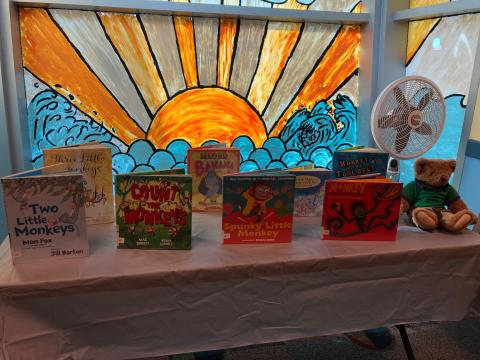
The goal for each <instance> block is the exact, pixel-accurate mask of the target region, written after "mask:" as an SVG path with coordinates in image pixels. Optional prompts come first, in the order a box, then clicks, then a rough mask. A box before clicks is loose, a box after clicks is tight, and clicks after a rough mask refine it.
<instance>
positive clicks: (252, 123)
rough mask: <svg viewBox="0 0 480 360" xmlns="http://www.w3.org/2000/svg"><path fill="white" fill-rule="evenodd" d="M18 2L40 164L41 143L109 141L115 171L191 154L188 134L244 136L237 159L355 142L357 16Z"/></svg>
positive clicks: (229, 139) (292, 161) (284, 157)
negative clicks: (320, 18) (344, 20)
mask: <svg viewBox="0 0 480 360" xmlns="http://www.w3.org/2000/svg"><path fill="white" fill-rule="evenodd" d="M225 3H227V2H225ZM259 3H262V0H258V1H256V5H257V6H258V4H259ZM265 3H266V6H273V7H279V8H281V7H288V8H297V9H310V8H312V7H314V6H315V2H313V3H312V2H311V1H309V2H308V3H307V2H306V1H303V0H302V1H300V0H298V2H297V1H293V0H289V1H288V2H283V3H282V2H278V1H274V2H265ZM322 3H326V4H327V5H328V4H330V10H338V11H356V12H359V11H360V6H361V5H360V3H358V2H352V1H338V2H336V1H335V2H333V1H332V2H328V1H326V2H322ZM245 4H246V5H248V4H250V2H248V1H247V2H245ZM242 5H243V3H242ZM19 16H20V30H21V40H22V56H23V65H24V77H25V88H26V98H27V108H28V123H29V124H28V125H29V131H30V140H31V149H32V161H33V164H34V166H35V167H38V166H41V165H42V150H43V149H45V148H49V147H54V146H62V145H69V144H77V143H82V142H86V141H99V142H102V143H106V144H109V145H110V146H111V148H112V150H113V154H114V156H113V164H114V171H115V172H117V173H123V172H129V171H144V170H150V169H161V168H173V167H185V160H186V153H187V149H188V148H189V147H195V146H200V145H204V144H212V143H217V142H226V143H227V144H228V145H231V146H235V147H238V148H240V150H241V154H242V164H241V169H242V170H252V169H257V168H268V167H292V166H297V165H301V164H310V163H314V164H316V165H317V166H328V165H329V164H330V163H331V156H332V152H333V151H334V150H335V149H338V148H343V147H348V146H351V145H355V138H356V135H355V129H356V121H357V104H358V66H359V51H360V27H359V26H349V25H336V24H314V23H292V22H278V21H263V20H252V19H227V18H208V17H193V18H192V17H183V16H166V15H151V14H126V13H109V12H95V11H80V10H65V9H48V10H47V9H39V8H35V9H31V8H22V9H20V14H19Z"/></svg>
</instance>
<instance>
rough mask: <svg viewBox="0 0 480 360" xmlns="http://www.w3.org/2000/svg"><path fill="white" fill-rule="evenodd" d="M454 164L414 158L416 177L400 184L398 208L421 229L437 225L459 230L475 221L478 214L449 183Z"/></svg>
mask: <svg viewBox="0 0 480 360" xmlns="http://www.w3.org/2000/svg"><path fill="white" fill-rule="evenodd" d="M456 165H457V162H456V161H455V160H442V159H425V158H420V159H417V160H416V161H415V164H414V170H415V180H414V181H412V182H410V183H408V184H407V185H405V186H404V187H403V192H402V204H401V208H400V210H401V212H402V213H403V212H408V215H409V217H410V219H411V220H412V221H413V223H414V224H415V225H416V226H418V227H419V228H420V229H422V230H433V229H436V228H439V227H440V228H443V229H445V230H447V231H450V232H460V231H462V230H464V229H465V228H466V227H467V226H468V225H470V224H475V223H476V222H477V216H476V215H475V214H474V213H473V212H471V211H470V210H469V209H468V207H467V205H466V204H465V203H464V202H463V200H462V199H461V198H460V195H459V194H458V192H457V191H456V190H455V189H454V188H453V186H452V185H450V184H449V183H448V181H449V179H450V176H451V175H452V173H453V172H454V171H455V167H456Z"/></svg>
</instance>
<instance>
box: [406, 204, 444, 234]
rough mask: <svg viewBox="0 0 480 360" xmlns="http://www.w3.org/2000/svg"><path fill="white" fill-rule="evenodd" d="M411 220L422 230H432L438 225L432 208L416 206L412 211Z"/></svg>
mask: <svg viewBox="0 0 480 360" xmlns="http://www.w3.org/2000/svg"><path fill="white" fill-rule="evenodd" d="M412 221H413V223H414V224H415V225H416V226H418V227H419V228H420V229H422V230H433V229H436V228H437V227H438V218H437V214H435V212H434V211H433V210H430V209H425V208H416V209H414V210H413V211H412Z"/></svg>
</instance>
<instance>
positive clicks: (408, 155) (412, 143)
mask: <svg viewBox="0 0 480 360" xmlns="http://www.w3.org/2000/svg"><path fill="white" fill-rule="evenodd" d="M445 113H446V111H445V101H444V99H443V95H442V93H441V91H440V89H439V88H438V86H437V85H435V83H433V82H432V81H431V80H429V79H427V78H425V77H422V76H406V77H404V78H401V79H398V80H396V81H394V82H392V83H391V84H390V85H388V86H387V87H386V88H385V89H384V90H383V91H382V92H381V94H380V95H379V97H378V98H377V101H375V105H374V106H373V110H372V116H371V128H372V135H373V139H374V140H375V142H376V143H377V146H378V147H379V148H380V149H382V150H383V151H385V152H388V153H389V154H390V159H389V170H390V171H393V172H394V171H395V167H396V168H397V169H396V171H397V173H398V174H399V173H400V171H399V168H400V166H399V161H398V160H407V159H413V158H416V157H418V156H420V155H422V154H423V153H425V152H426V151H428V150H429V149H431V148H432V146H433V145H435V143H436V142H437V140H438V138H439V137H440V134H441V133H442V130H443V127H444V124H445ZM395 180H398V179H395Z"/></svg>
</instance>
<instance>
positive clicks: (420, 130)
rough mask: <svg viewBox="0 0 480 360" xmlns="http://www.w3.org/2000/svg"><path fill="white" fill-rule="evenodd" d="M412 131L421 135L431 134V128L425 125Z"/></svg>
mask: <svg viewBox="0 0 480 360" xmlns="http://www.w3.org/2000/svg"><path fill="white" fill-rule="evenodd" d="M414 131H415V132H416V133H418V134H421V135H432V132H433V131H432V128H431V126H430V125H428V124H427V123H423V124H422V125H421V126H419V127H418V128H416V129H414Z"/></svg>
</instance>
